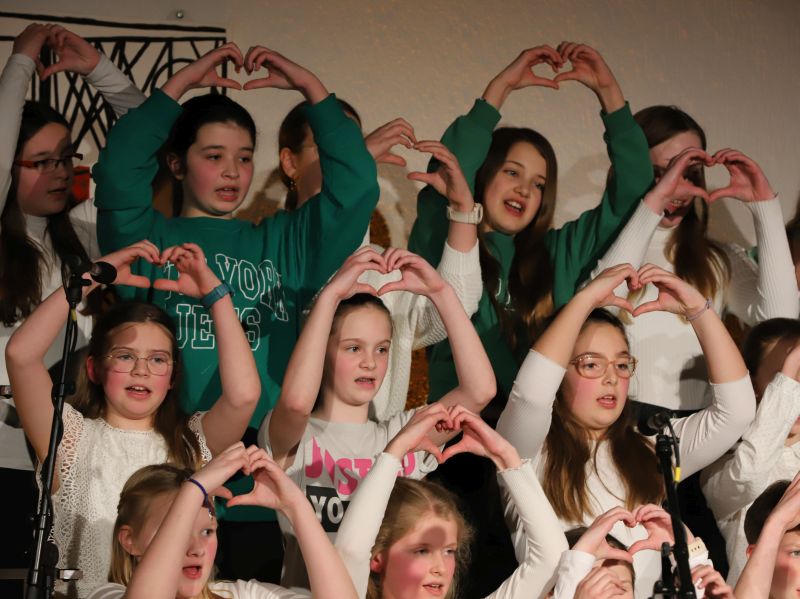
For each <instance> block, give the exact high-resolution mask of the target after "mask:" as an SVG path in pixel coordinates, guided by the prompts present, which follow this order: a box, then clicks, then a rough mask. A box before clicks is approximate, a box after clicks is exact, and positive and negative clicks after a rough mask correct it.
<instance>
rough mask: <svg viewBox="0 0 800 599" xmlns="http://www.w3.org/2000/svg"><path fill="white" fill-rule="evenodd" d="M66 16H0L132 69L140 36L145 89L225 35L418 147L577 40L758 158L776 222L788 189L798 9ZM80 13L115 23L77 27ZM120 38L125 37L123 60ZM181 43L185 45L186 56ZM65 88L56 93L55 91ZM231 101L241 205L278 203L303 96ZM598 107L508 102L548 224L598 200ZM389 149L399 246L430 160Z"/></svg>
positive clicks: (635, 94) (729, 221)
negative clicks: (545, 202)
mask: <svg viewBox="0 0 800 599" xmlns="http://www.w3.org/2000/svg"><path fill="white" fill-rule="evenodd" d="M64 7H65V3H63V2H61V1H55V0H45V1H39V2H30V1H22V0H4V2H3V10H4V11H14V12H17V13H26V14H31V13H34V14H39V15H49V16H51V17H54V18H55V17H65V16H66V17H70V18H76V19H78V22H73V23H66V25H67V26H68V27H72V28H73V29H74V30H76V31H77V32H79V33H81V34H82V35H86V36H89V37H94V38H96V39H98V40H100V39H104V40H105V41H104V44H105V47H106V48H107V49H108V50H109V52H111V53H112V54H113V52H114V51H116V52H117V56H126V57H127V59H128V60H130V59H132V58H133V57H136V56H137V52H138V50H136V48H141V46H142V44H143V43H144V42H143V39H145V38H146V39H149V40H150V42H149V47H148V49H147V50H146V51H145V52H144V53H143V54H141V55H140V56H138V58H137V62H136V65H134V69H133V73H134V77H135V78H136V80H137V83H140V84H145V85H150V84H152V83H154V82H156V83H157V82H158V81H160V80H161V79H160V77H161V78H163V76H165V75H166V74H167V73H168V67H165V64H166V63H165V56H164V55H162V56H160V57H159V52H160V51H161V50H164V48H166V47H167V46H170V47H172V48H173V49H174V50H176V51H177V52H179V53H180V55H181V58H185V57H190V56H192V55H193V53H194V52H195V51H204V49H207V48H208V47H213V45H215V44H217V43H219V40H221V39H231V40H235V41H236V42H237V43H239V45H240V46H241V47H242V49H243V50H246V48H247V47H248V46H250V45H252V44H263V45H267V46H269V47H272V48H274V49H276V50H279V51H281V52H283V53H284V54H286V55H287V56H289V57H291V58H292V59H294V60H296V61H297V62H300V63H301V64H304V65H307V66H308V67H309V68H311V69H312V70H314V71H315V72H316V73H317V74H318V75H319V76H320V78H321V79H322V80H323V81H324V82H325V84H326V85H327V86H328V88H329V89H330V90H331V91H335V92H337V94H338V95H339V96H340V97H342V98H345V99H347V100H348V101H349V102H351V103H352V104H353V105H354V106H355V107H356V108H357V109H358V111H359V112H360V113H361V116H362V119H363V121H364V128H365V131H367V130H371V129H373V128H375V127H377V126H378V125H380V124H382V123H384V122H386V121H388V120H390V119H393V118H395V117H397V116H403V117H405V118H406V119H408V120H409V121H410V122H411V123H412V124H413V125H414V126H415V128H416V131H417V136H418V137H419V138H420V139H425V138H438V137H439V135H441V133H442V131H443V130H444V128H445V127H446V126H447V124H448V123H449V122H450V121H451V120H452V119H453V118H454V117H455V116H456V115H458V114H461V113H463V112H464V111H466V110H467V109H468V108H469V107H470V105H471V104H472V102H473V100H474V98H475V97H477V96H479V95H480V94H481V92H482V91H483V89H484V87H485V85H486V83H487V82H488V80H489V79H490V78H491V77H492V76H493V75H494V74H495V73H497V72H498V71H499V70H500V69H501V68H502V67H503V66H505V65H506V64H507V63H508V62H510V61H511V60H512V59H513V58H514V57H515V56H516V55H517V54H518V53H519V51H520V50H522V49H523V48H526V47H530V46H534V45H537V44H541V43H549V44H552V45H554V46H555V45H556V44H558V43H559V42H560V41H562V40H572V41H580V42H586V43H589V44H591V45H593V46H595V47H596V48H598V49H599V50H600V51H601V52H602V53H603V55H604V56H605V58H606V59H607V61H608V62H609V64H610V65H611V66H612V68H613V69H614V71H615V73H616V75H617V77H618V79H619V81H620V83H621V84H622V87H623V89H624V91H625V94H626V96H627V98H628V99H629V100H630V102H631V105H632V107H633V109H634V110H636V109H639V108H642V107H645V106H649V105H651V104H655V103H667V104H676V105H678V106H680V107H682V108H684V109H685V110H687V111H688V112H689V113H690V114H692V115H693V116H694V117H695V118H696V119H697V120H698V121H699V122H700V123H701V124H702V125H703V126H704V127H705V128H706V132H707V134H708V139H709V145H710V148H709V149H710V150H712V151H714V150H717V149H720V148H723V147H734V148H738V149H741V150H742V151H744V152H745V153H747V154H749V155H751V156H752V157H753V158H755V159H756V160H758V161H759V162H760V163H761V164H762V166H763V167H764V170H765V171H766V173H767V175H768V176H769V178H770V180H771V181H772V183H773V186H774V187H775V189H776V190H778V191H779V192H780V194H781V198H782V203H783V208H784V215H785V216H786V218H787V219H788V217H789V216H791V214H793V213H794V210H795V205H796V202H797V199H798V193H799V192H800V143H798V140H800V119H798V116H799V115H798V99H800V75H798V73H800V36H798V35H797V32H798V31H800V8H798V5H797V3H796V1H795V0H762V1H756V0H710V1H706V2H696V1H687V0H674V1H672V2H662V1H660V0H611V1H602V2H601V1H589V0H582V1H581V0H567V1H560V2H552V1H550V2H542V1H539V0H506V1H505V2H502V3H494V2H492V3H490V2H485V1H482V0H460V1H455V0H453V1H445V0H424V1H422V0H406V1H399V0H392V1H382V2H377V1H376V2H369V1H367V0H327V1H326V0H313V1H311V0H309V1H297V0H294V1H288V0H272V1H269V2H267V1H254V0H227V1H226V2H219V1H218V0H213V1H212V0H194V1H192V2H185V3H183V2H175V1H174V0H137V1H136V2H126V3H118V2H113V3H112V2H101V1H99V0H75V1H73V2H70V3H69V8H68V9H65V8H64ZM6 14H7V13H6ZM179 15H180V17H181V18H179ZM85 18H90V19H96V20H100V21H114V22H116V23H120V24H122V25H124V26H125V27H122V28H120V27H116V26H114V27H112V26H109V25H108V24H103V23H95V24H87V23H86V22H85V21H82V19H85ZM59 20H60V19H59ZM136 24H146V25H166V26H168V27H167V28H166V29H164V28H160V27H156V28H148V29H145V28H137V27H136ZM24 25H25V20H24V19H17V18H11V17H8V16H4V17H0V35H2V36H3V37H2V39H3V40H5V41H3V42H2V47H0V51H2V58H4V57H5V56H7V54H8V53H9V52H10V42H9V41H8V40H9V39H10V37H9V36H13V35H14V34H15V33H16V32H18V31H19V30H21V29H22V27H23V26H24ZM120 38H126V39H128V40H129V41H128V42H126V43H125V44H122V45H123V46H125V48H123V49H121V48H120V43H119V40H120ZM136 38H140V39H139V40H138V41H136ZM153 38H158V39H153ZM181 38H182V39H188V38H192V39H193V40H196V41H195V42H194V44H193V45H192V43H190V42H181V41H179V40H180V39H181ZM169 40H173V41H169ZM137 44H138V45H137ZM115 49H116V50H115ZM159 69H161V71H159ZM67 83H68V82H67V81H66V80H64V81H63V82H62V83H61V85H62V87H61V88H59V89H60V90H61V91H62V92H63V90H64V89H69V88H68V87H63V86H64V85H67ZM33 91H35V90H32V92H33ZM51 92H52V90H51ZM37 93H38V92H37ZM75 94H77V91H76V92H75V93H74V94H73V95H74V96H75ZM230 95H231V96H232V97H234V98H235V99H237V100H238V101H240V102H242V103H243V104H244V105H245V106H246V107H247V108H248V109H250V110H251V112H252V113H253V114H254V116H255V118H256V121H257V124H258V127H259V140H258V152H257V155H256V168H257V177H256V179H255V183H254V185H253V188H252V191H251V194H250V200H251V201H255V202H270V203H271V205H273V206H275V205H277V203H279V202H280V199H281V197H282V190H281V189H280V188H279V187H274V186H273V187H270V186H268V185H267V184H266V182H267V181H268V179H269V174H270V173H271V172H272V171H273V170H274V168H275V166H276V164H277V148H276V132H277V127H278V124H279V123H280V120H281V119H282V117H283V116H284V115H285V114H286V112H287V111H288V110H289V108H291V106H293V105H294V104H295V103H296V102H298V101H299V100H300V99H301V98H300V96H299V95H298V94H296V93H291V92H282V91H278V90H258V91H253V92H249V93H243V92H235V91H234V92H231V94H230ZM81 98H83V100H86V99H87V98H88V96H85V95H84V96H81ZM62 100H64V98H62ZM65 101H66V100H65ZM71 101H72V102H73V104H71V105H68V106H67V108H68V109H69V107H70V106H71V107H72V108H75V106H76V104H75V102H77V97H73V98H72V100H71ZM597 112H598V105H597V103H596V101H595V99H594V97H593V96H592V94H591V93H590V92H588V91H587V90H586V89H585V88H583V87H581V86H580V85H578V84H564V85H563V86H562V89H561V91H558V92H556V91H552V90H547V89H528V90H523V91H521V92H517V93H515V94H514V95H512V97H511V98H510V100H509V101H508V103H507V106H506V109H505V110H504V112H503V121H502V122H503V123H505V124H512V125H526V126H531V127H534V128H536V129H538V130H540V131H541V132H542V133H544V134H545V135H546V136H547V137H548V138H549V139H550V140H551V142H552V143H553V145H554V147H555V148H556V152H557V155H558V159H559V165H560V177H559V198H560V200H559V210H558V212H557V215H556V220H557V222H558V223H561V222H563V221H564V220H566V219H569V218H573V217H575V216H576V215H577V214H579V213H580V212H581V211H582V210H584V209H586V208H588V207H590V206H592V205H593V204H594V203H596V201H597V199H598V198H599V196H600V193H601V191H602V187H603V183H604V179H605V174H606V168H607V166H608V160H607V158H606V156H605V150H604V145H603V143H602V138H601V135H602V128H601V124H600V120H599V118H598V116H597ZM80 113H81V111H80V110H77V111H75V114H76V117H75V118H76V125H77V130H80V131H81V135H82V136H83V139H84V140H85V141H84V144H85V145H86V144H88V147H89V151H87V154H88V155H89V157H90V158H91V157H93V156H96V153H93V150H92V148H91V147H92V145H94V144H96V143H97V142H98V141H102V136H103V135H104V133H103V128H104V126H105V125H106V124H107V120H104V119H107V115H105V114H103V113H102V111H100V112H99V113H98V114H97V115H96V116H98V118H99V121H98V124H97V125H96V126H95V127H93V128H91V129H89V128H87V127H84V126H83V125H81V123H82V120H81V119H82V118H83V117H81V116H80ZM84 151H86V147H84ZM401 153H402V154H403V155H404V156H405V157H406V158H407V159H408V163H409V168H408V169H402V168H399V167H391V166H390V167H381V169H380V176H381V186H382V197H381V204H380V210H381V212H382V214H383V215H384V217H385V219H386V221H387V223H388V226H389V233H390V235H391V238H392V240H393V242H394V243H396V244H400V245H402V244H404V243H405V239H406V236H407V232H408V229H409V228H410V226H411V224H412V222H413V219H414V211H415V195H416V191H417V187H416V185H415V184H412V183H411V182H408V181H407V180H406V179H405V174H406V172H407V171H408V170H412V169H419V168H424V165H425V162H426V157H423V156H419V155H415V154H414V153H413V152H406V151H403V152H401ZM709 180H710V183H711V186H712V187H713V186H720V185H722V184H723V183H724V182H725V181H726V177H725V173H724V171H723V169H722V168H721V167H718V168H715V169H713V170H712V171H711V172H710V173H709ZM712 227H713V232H714V234H715V236H717V237H719V238H724V239H733V240H737V241H740V242H745V241H750V242H751V241H752V240H753V230H752V224H751V219H750V217H749V213H748V212H747V211H746V209H745V208H744V207H742V206H739V205H737V203H736V202H735V201H732V200H727V201H721V202H719V204H718V205H716V206H715V207H714V210H713V211H712Z"/></svg>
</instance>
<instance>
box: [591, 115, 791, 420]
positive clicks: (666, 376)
mask: <svg viewBox="0 0 800 599" xmlns="http://www.w3.org/2000/svg"><path fill="white" fill-rule="evenodd" d="M635 118H636V121H637V122H638V123H639V125H640V126H641V127H642V130H643V131H644V134H645V137H647V142H648V145H649V147H650V158H651V160H652V162H653V168H654V169H655V175H656V181H659V180H660V179H661V178H663V177H664V176H666V173H667V171H668V170H669V169H670V168H675V162H676V158H677V157H678V156H680V155H682V154H683V153H684V152H686V151H687V150H688V149H690V148H695V149H699V150H702V152H701V153H699V154H697V153H694V154H693V155H694V156H695V158H696V160H695V161H693V162H690V163H682V164H681V167H682V169H681V173H680V174H682V175H683V177H684V178H685V180H684V184H683V185H680V186H676V187H672V188H671V189H668V190H665V189H658V186H657V187H656V188H654V189H653V190H652V191H651V192H650V193H648V194H647V195H646V196H645V197H644V198H643V201H642V203H641V204H640V206H639V208H638V209H637V211H636V212H635V213H634V215H633V216H632V217H631V219H630V220H629V221H628V224H627V225H626V226H625V228H624V229H623V231H622V233H621V234H620V235H619V237H618V238H617V240H616V241H615V242H614V244H613V245H612V246H611V248H610V249H609V250H608V252H607V253H606V255H605V256H604V257H603V258H602V259H601V260H600V261H599V262H598V265H597V267H596V269H595V270H594V273H593V274H595V275H596V274H597V273H599V272H601V271H603V270H604V269H606V268H608V267H610V266H613V265H615V264H623V263H630V264H632V265H633V266H634V267H635V268H638V267H639V266H640V265H641V264H645V263H651V264H655V265H656V266H659V267H661V268H663V269H664V270H666V271H669V272H674V273H675V274H676V275H677V276H678V277H680V278H682V279H683V280H685V281H687V282H688V283H690V284H691V285H692V286H693V287H695V288H696V289H697V290H698V291H699V292H700V293H701V294H702V295H703V296H704V297H705V298H708V299H710V300H711V302H712V304H713V306H714V309H715V310H716V312H717V313H718V314H720V315H723V314H725V313H730V314H733V315H735V316H737V317H738V318H739V319H741V320H742V321H743V322H744V323H745V324H746V325H750V326H752V325H753V324H756V323H758V322H761V321H763V320H766V319H768V318H777V317H785V318H796V317H797V314H798V309H800V302H798V292H797V283H796V279H795V272H794V264H793V262H792V258H791V254H790V252H789V244H788V242H787V239H786V234H785V232H784V226H783V215H782V213H781V205H780V201H779V200H778V197H777V195H776V194H775V192H774V191H773V189H772V187H771V186H770V184H769V181H768V180H767V178H766V176H765V175H764V173H763V172H762V171H761V168H760V167H759V166H758V164H756V162H754V161H753V160H752V159H750V158H748V157H747V156H745V155H744V154H743V153H741V152H739V151H737V150H731V149H723V150H719V151H718V152H716V153H714V154H713V155H709V154H706V153H705V149H706V137H705V133H704V132H703V129H702V128H701V127H700V125H699V124H698V123H697V122H696V121H695V120H694V119H693V118H692V117H690V116H689V115H688V114H686V113H685V112H683V111H682V110H680V109H678V108H675V107H672V106H652V107H650V108H646V109H644V110H642V111H640V112H639V113H637V114H636V116H635ZM712 166H721V167H724V168H725V169H726V170H727V171H728V174H729V176H730V183H729V184H728V185H727V186H725V187H724V188H722V189H717V190H713V191H709V192H707V191H706V190H705V187H706V183H705V175H704V171H703V169H704V167H712ZM728 197H730V198H735V199H736V200H738V201H740V202H743V203H744V204H745V206H747V208H748V209H749V210H750V212H751V213H752V215H753V224H754V225H755V231H756V245H757V248H758V264H756V263H755V262H754V261H753V260H752V259H751V258H750V257H749V256H748V255H747V252H746V251H745V249H744V248H742V247H740V246H738V245H735V244H732V243H725V244H722V243H717V242H715V241H713V240H711V239H709V238H708V237H707V236H706V233H707V227H708V204H710V203H712V202H715V201H717V200H720V199H722V198H728ZM618 291H621V290H618ZM655 297H656V290H655V289H654V288H649V289H647V290H645V291H644V292H643V293H637V294H636V300H635V301H650V300H652V299H655ZM623 320H624V321H625V323H626V328H627V332H628V336H629V338H630V343H631V351H632V352H633V353H634V354H636V356H637V357H638V358H639V359H640V360H641V362H642V364H641V368H640V369H639V371H638V374H637V384H636V385H635V386H634V388H633V389H632V391H631V398H632V399H634V400H636V401H638V402H641V403H645V404H649V405H654V406H661V407H664V408H668V409H671V410H699V409H700V408H704V407H706V406H708V405H709V403H710V402H711V395H712V393H711V388H710V387H709V385H708V382H707V376H706V373H707V365H706V363H705V361H704V360H703V350H702V348H701V346H700V343H699V342H698V340H697V338H696V337H695V335H694V334H693V332H692V327H691V326H690V325H689V323H688V322H687V321H686V320H685V319H684V318H682V317H681V316H680V315H675V314H669V313H666V312H652V313H649V314H645V315H642V316H641V317H640V318H636V319H630V318H623Z"/></svg>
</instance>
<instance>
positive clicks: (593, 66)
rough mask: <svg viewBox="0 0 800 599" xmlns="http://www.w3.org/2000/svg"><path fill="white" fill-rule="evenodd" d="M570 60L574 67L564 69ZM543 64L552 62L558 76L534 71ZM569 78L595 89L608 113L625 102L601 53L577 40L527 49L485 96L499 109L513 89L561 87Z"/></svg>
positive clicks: (497, 79)
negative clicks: (554, 46) (554, 45)
mask: <svg viewBox="0 0 800 599" xmlns="http://www.w3.org/2000/svg"><path fill="white" fill-rule="evenodd" d="M567 63H570V65H571V68H570V69H569V70H564V68H565V66H566V64H567ZM540 64H546V65H549V66H550V68H551V69H552V71H553V73H555V76H554V77H553V78H552V79H549V78H547V77H543V76H541V75H537V74H536V73H534V72H533V69H534V67H536V66H537V65H540ZM565 81H578V82H579V83H582V84H583V85H585V86H586V87H588V88H589V89H590V90H592V91H593V92H594V93H595V94H596V95H597V96H598V98H599V99H600V102H601V104H602V105H603V109H604V110H605V111H606V112H613V111H614V110H617V109H619V108H621V107H622V106H623V105H624V104H625V100H624V98H623V96H622V91H621V90H620V87H619V84H618V83H617V80H616V78H615V77H614V74H613V73H612V72H611V69H610V68H609V67H608V65H607V64H606V62H605V60H603V57H602V56H601V55H600V53H599V52H598V51H597V50H595V49H594V48H592V47H591V46H587V45H586V44H577V43H574V42H561V43H560V44H559V45H558V48H553V47H552V46H548V45H546V44H544V45H541V46H536V47H534V48H529V49H527V50H523V51H522V52H521V53H520V55H519V56H518V57H517V58H516V59H515V60H514V61H513V62H512V63H511V64H509V65H508V66H507V67H506V68H505V69H503V70H502V71H501V72H500V73H499V74H498V75H497V76H496V77H495V78H494V79H492V81H491V82H490V83H489V85H488V87H487V88H486V91H485V92H484V94H483V98H484V100H486V101H487V102H489V103H490V104H492V105H493V106H494V107H495V108H498V109H499V108H500V107H501V106H502V104H503V102H505V99H506V98H507V97H508V95H509V94H510V93H511V92H512V91H515V90H518V89H522V88H525V87H532V86H538V87H548V88H551V89H559V84H561V83H563V82H565Z"/></svg>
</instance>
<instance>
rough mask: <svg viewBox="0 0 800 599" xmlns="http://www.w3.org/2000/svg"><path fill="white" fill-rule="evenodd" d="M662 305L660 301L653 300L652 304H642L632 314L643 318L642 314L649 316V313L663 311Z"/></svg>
mask: <svg viewBox="0 0 800 599" xmlns="http://www.w3.org/2000/svg"><path fill="white" fill-rule="evenodd" d="M661 309H662V307H661V304H659V303H658V301H656V300H653V301H652V302H645V303H644V304H640V305H639V306H637V307H636V309H635V310H634V311H633V312H631V314H632V315H633V316H634V317H636V316H641V315H642V314H647V313H648V312H655V311H657V310H661Z"/></svg>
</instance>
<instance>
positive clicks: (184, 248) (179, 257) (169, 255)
mask: <svg viewBox="0 0 800 599" xmlns="http://www.w3.org/2000/svg"><path fill="white" fill-rule="evenodd" d="M140 259H141V260H145V261H147V262H150V263H151V264H155V265H157V266H165V265H166V264H167V263H172V264H173V265H174V266H175V269H176V271H177V272H178V278H177V280H171V279H156V280H155V281H153V282H152V286H153V287H154V288H155V289H159V290H161V291H174V292H177V293H180V294H182V295H187V296H189V297H195V298H201V297H203V296H205V295H206V294H208V293H210V292H211V291H212V290H213V289H214V288H215V287H217V286H218V285H219V284H220V280H219V278H217V276H216V275H215V274H214V271H212V270H211V268H210V267H209V266H208V264H207V263H206V257H205V254H204V253H203V250H202V249H200V246H199V245H197V244H194V243H184V244H182V245H175V246H172V247H168V248H166V249H164V250H159V249H158V248H157V247H156V246H155V245H154V244H153V243H151V242H150V241H147V240H144V241H139V242H137V243H134V244H133V245H129V246H128V247H125V248H122V249H121V250H117V251H116V252H112V253H111V254H108V255H106V256H103V257H102V258H101V260H102V261H103V262H108V263H109V264H111V265H112V266H113V267H114V268H116V269H117V277H116V279H114V284H115V285H130V286H131V287H144V288H147V287H150V286H151V282H150V279H148V278H147V277H144V276H141V275H137V274H134V273H133V272H132V271H131V267H132V266H133V263H134V262H136V261H137V260H140Z"/></svg>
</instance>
